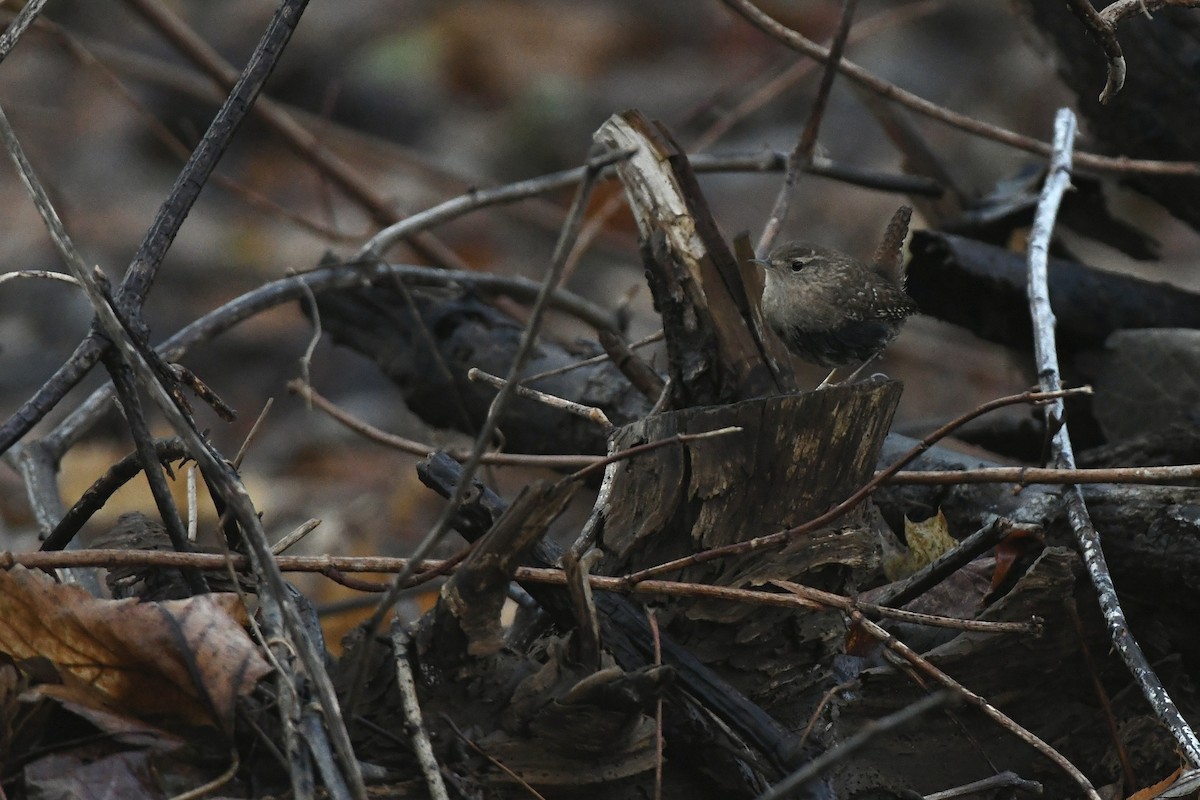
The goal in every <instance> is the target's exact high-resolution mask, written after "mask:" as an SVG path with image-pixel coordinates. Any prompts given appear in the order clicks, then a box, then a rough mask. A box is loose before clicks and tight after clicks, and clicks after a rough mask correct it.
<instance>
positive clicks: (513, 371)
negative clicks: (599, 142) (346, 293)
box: [347, 153, 628, 710]
mask: <svg viewBox="0 0 1200 800" xmlns="http://www.w3.org/2000/svg"><path fill="white" fill-rule="evenodd" d="M627 157H628V154H627V153H612V154H608V155H607V156H606V157H603V158H597V159H592V160H591V161H589V162H588V170H587V172H586V173H585V174H584V179H583V181H582V182H581V183H580V185H579V191H578V192H577V193H576V195H575V199H574V201H573V202H572V204H571V210H570V212H569V213H568V215H567V221H566V223H565V224H564V225H563V229H562V234H561V235H560V236H559V240H558V243H557V244H556V245H555V248H554V255H553V257H552V260H551V265H550V270H549V271H548V272H547V274H546V279H545V281H544V282H543V283H542V291H541V292H540V293H539V294H538V298H537V300H536V301H534V304H533V308H532V309H531V310H530V314H529V322H528V323H527V324H526V326H525V330H524V331H523V332H522V334H521V341H520V343H519V344H518V345H517V352H516V354H515V355H514V356H513V363H512V366H511V367H510V368H509V372H508V378H507V383H506V384H505V385H504V386H503V388H501V389H500V391H499V392H497V393H496V397H495V398H494V399H493V400H492V403H491V405H490V406H489V407H488V413H487V417H486V418H485V419H484V421H483V425H482V426H480V430H479V434H478V435H477V436H476V437H475V445H474V447H472V449H471V455H470V457H468V458H467V460H466V462H465V463H464V464H463V473H462V477H461V478H460V479H459V481H458V485H457V486H456V487H455V489H454V494H453V495H452V496H451V498H450V500H449V501H447V503H446V505H445V506H444V507H443V508H442V513H441V515H440V516H438V518H437V520H436V521H435V522H434V524H433V527H432V528H431V529H430V530H429V533H427V534H426V535H425V538H424V539H423V540H422V541H421V542H420V543H419V544H418V545H417V547H416V548H415V550H414V551H413V556H412V558H413V563H416V561H417V560H419V559H422V558H424V557H425V555H426V554H428V553H429V551H430V550H432V549H433V547H434V546H435V545H436V544H437V543H438V542H439V541H441V539H442V537H443V536H444V535H445V534H446V532H447V531H448V530H449V529H450V520H451V519H452V518H453V517H454V515H455V514H456V513H458V508H459V506H460V505H461V504H462V501H463V498H464V497H466V494H467V492H468V490H469V489H470V486H471V478H472V476H473V475H474V474H475V470H476V469H477V468H478V467H479V464H480V461H481V460H482V458H483V454H484V450H486V449H487V447H488V446H489V445H490V443H491V440H492V435H493V434H494V433H495V432H496V426H497V425H498V424H499V420H500V414H501V412H502V411H503V410H504V407H505V406H506V405H507V404H508V401H509V398H511V397H512V396H513V393H514V391H515V389H516V387H517V377H518V376H519V375H520V374H521V370H522V369H523V368H524V366H525V361H526V360H527V359H528V358H529V354H530V352H532V350H533V347H534V344H535V343H536V341H537V335H538V331H539V330H540V329H541V325H542V319H543V318H544V317H545V313H546V306H547V304H548V301H549V299H550V294H551V291H552V289H553V287H554V286H555V285H556V284H557V283H558V276H559V274H560V273H561V272H562V268H563V264H564V263H565V262H566V258H567V254H568V253H569V252H570V249H571V245H572V244H573V243H574V241H575V236H576V234H577V233H578V231H579V226H580V224H581V223H582V221H583V213H584V211H585V210H586V208H587V201H588V198H589V197H590V196H591V193H592V187H593V186H594V185H595V183H596V178H597V177H598V176H599V174H600V171H601V170H602V169H604V167H606V166H608V165H609V164H611V163H614V162H616V161H618V160H621V159H624V158H627ZM410 219H411V218H410ZM403 224H404V223H400V225H403ZM395 227H397V226H393V228H395ZM381 235H382V234H381ZM376 238H378V237H376ZM372 241H374V240H372ZM411 574H412V569H411V567H410V568H408V569H405V570H403V571H402V572H400V574H399V575H397V576H396V578H395V580H394V581H393V582H392V586H391V588H390V589H389V590H388V591H387V592H386V593H385V594H384V596H383V598H382V599H381V600H380V601H379V604H378V605H377V606H376V608H375V612H374V613H373V614H372V615H371V617H370V619H368V620H367V621H366V623H364V625H363V627H364V629H365V631H366V635H365V637H364V640H365V641H366V642H368V643H369V642H370V641H371V639H372V638H373V637H374V635H375V632H376V631H377V630H379V626H380V624H381V623H382V622H383V619H384V617H386V616H387V614H388V613H390V611H391V608H392V606H393V605H394V604H395V602H396V600H397V599H398V598H399V596H400V592H401V591H402V589H403V587H404V583H405V581H407V580H408V577H409V576H410V575H411ZM366 650H367V648H364V649H363V653H364V657H360V658H359V659H358V663H357V665H355V669H354V681H353V682H352V686H351V689H350V692H349V696H348V699H347V707H348V708H350V709H351V710H353V709H354V708H356V707H357V703H358V699H359V697H360V695H361V691H362V686H363V682H364V680H365V677H366V674H365V673H366V667H367V664H368V663H369V659H367V658H366V657H365V654H366Z"/></svg>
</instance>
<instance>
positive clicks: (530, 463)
mask: <svg viewBox="0 0 1200 800" xmlns="http://www.w3.org/2000/svg"><path fill="white" fill-rule="evenodd" d="M287 388H288V391H290V392H293V393H294V394H298V395H300V396H301V397H303V398H304V399H305V400H307V401H308V402H310V403H312V405H313V406H314V407H315V408H317V409H319V410H320V411H323V412H325V413H326V414H328V415H329V416H330V417H332V418H333V419H335V420H337V421H338V422H340V423H341V424H343V425H345V426H346V427H347V428H349V429H350V430H352V431H354V432H355V433H359V434H361V435H362V436H364V437H366V438H367V439H369V440H371V441H373V442H375V443H376V444H381V445H383V446H384V447H391V448H394V449H396V450H401V451H403V452H405V453H412V454H413V455H417V456H422V457H424V456H428V455H429V454H430V453H435V452H437V451H438V450H439V449H440V448H438V447H435V446H433V445H431V444H427V443H425V442H418V441H415V440H413V439H406V438H404V437H403V436H396V435H395V434H391V433H388V432H386V431H381V430H379V429H378V428H376V427H375V426H373V425H370V424H368V423H366V422H363V421H362V420H360V419H358V418H357V417H354V416H351V415H350V414H348V413H346V412H345V411H343V410H342V409H340V408H338V407H337V406H336V405H334V404H333V403H332V402H331V401H330V400H328V399H327V398H325V397H324V396H322V395H321V394H320V393H319V392H318V391H317V390H316V389H313V388H312V387H311V386H306V385H305V384H304V383H302V382H301V381H300V380H299V379H298V378H295V379H292V380H291V381H289V382H288V385H287ZM445 452H446V453H447V455H449V456H450V457H451V458H453V459H454V460H455V461H466V460H467V459H468V458H470V451H466V450H447V451H445ZM600 459H601V456H568V455H562V456H555V455H548V456H542V455H529V454H526V453H484V454H483V456H481V457H480V462H479V463H481V464H487V465H489V466H509V467H546V468H549V469H578V468H580V467H587V466H590V465H592V464H595V463H597V462H599V461H600Z"/></svg>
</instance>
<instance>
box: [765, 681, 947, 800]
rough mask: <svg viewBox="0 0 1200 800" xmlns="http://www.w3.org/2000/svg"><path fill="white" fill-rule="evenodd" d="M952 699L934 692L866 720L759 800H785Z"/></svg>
mask: <svg viewBox="0 0 1200 800" xmlns="http://www.w3.org/2000/svg"><path fill="white" fill-rule="evenodd" d="M952 699H953V695H952V694H951V693H950V692H946V691H942V692H934V693H933V694H931V695H927V696H925V697H922V698H921V699H920V700H918V701H917V702H915V703H913V704H912V705H910V706H906V707H905V708H902V709H900V710H899V711H896V712H893V713H891V714H888V715H887V716H886V717H883V718H882V719H878V720H873V721H869V722H866V723H864V724H863V726H862V727H861V728H860V729H859V730H858V731H857V732H856V733H855V734H854V735H853V736H851V737H849V738H848V739H845V740H843V741H841V742H839V743H838V745H837V746H836V747H833V748H831V749H829V750H826V751H825V752H824V753H822V754H821V755H819V756H817V757H816V758H814V759H813V760H812V761H809V762H808V763H807V764H805V765H804V766H803V767H801V768H800V769H798V770H796V771H795V772H793V773H792V774H790V775H788V776H787V777H786V778H784V779H783V780H781V781H779V782H778V783H776V784H775V785H774V786H772V787H771V788H770V789H768V790H767V791H765V792H763V793H762V794H760V795H759V796H758V800H781V798H784V797H788V796H789V795H791V793H792V791H793V790H795V789H800V788H802V787H803V786H804V784H806V783H808V782H809V781H811V780H813V779H814V778H816V777H817V776H818V775H820V774H821V773H822V772H824V771H825V770H827V769H830V768H831V767H833V766H834V765H835V764H837V763H838V762H840V761H844V760H845V759H847V758H849V757H850V756H852V755H854V754H855V753H856V752H858V751H859V750H861V749H862V748H864V747H866V746H867V745H868V744H869V743H870V742H871V740H872V739H874V738H875V737H877V736H882V735H884V734H885V733H890V732H891V731H893V730H895V729H896V728H899V727H901V726H902V725H906V724H908V723H909V722H912V721H913V720H915V719H916V718H917V717H920V716H923V715H925V714H928V713H929V712H930V711H933V710H935V709H937V708H940V707H941V706H943V705H945V704H946V703H947V702H949V701H950V700H952Z"/></svg>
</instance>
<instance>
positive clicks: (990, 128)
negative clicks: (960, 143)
mask: <svg viewBox="0 0 1200 800" xmlns="http://www.w3.org/2000/svg"><path fill="white" fill-rule="evenodd" d="M1135 1H1136V0H1135ZM724 3H725V5H727V6H729V7H730V8H731V9H733V10H734V11H736V12H737V13H738V14H741V15H742V16H743V17H745V18H746V19H747V20H748V21H750V22H751V23H752V24H753V25H754V26H755V27H757V28H758V29H759V30H761V31H763V32H764V33H766V34H767V35H768V36H771V37H772V38H774V39H777V40H778V41H780V42H782V43H783V44H785V45H787V46H788V47H790V48H792V49H793V50H797V51H799V52H801V53H804V54H805V55H807V56H809V57H810V58H814V59H816V60H817V61H824V60H825V59H827V58H828V57H829V51H828V50H827V49H826V48H824V47H821V46H820V45H819V44H817V43H816V42H814V41H812V40H810V39H808V38H806V37H805V36H803V35H801V34H800V33H797V32H796V31H794V30H792V29H791V28H788V27H786V26H785V25H782V24H781V23H779V22H778V21H777V20H775V19H773V18H771V17H770V16H768V15H767V14H765V13H763V12H762V11H761V10H760V9H758V8H757V7H756V6H755V5H754V4H753V3H751V2H750V0H724ZM840 69H841V72H842V74H844V75H845V76H846V77H847V78H850V79H851V80H853V81H857V82H858V83H861V84H862V85H863V86H865V87H867V88H868V89H870V90H871V91H873V92H876V93H877V94H879V95H880V96H882V97H885V98H887V99H889V100H894V101H895V102H897V103H900V104H901V105H903V106H905V107H907V108H910V109H912V110H913V111H915V112H917V113H918V114H922V115H924V116H926V117H929V118H930V119H934V120H937V121H938V122H942V123H945V124H947V125H950V126H952V127H955V128H958V129H959V130H962V131H966V132H967V133H970V134H973V135H976V136H981V137H984V138H987V139H991V140H993V141H996V142H1000V143H1001V144H1006V145H1008V146H1010V147H1015V148H1017V149H1019V150H1025V151H1026V152H1029V153H1036V154H1038V155H1041V156H1048V155H1050V150H1051V147H1050V144H1049V143H1048V142H1042V141H1039V140H1037V139H1034V138H1033V137H1030V136H1023V135H1021V134H1019V133H1014V132H1013V131H1010V130H1006V129H1004V128H1001V127H999V126H997V125H989V124H988V123H985V122H980V121H979V120H977V119H974V118H972V117H969V116H967V115H966V114H959V113H957V112H955V111H950V110H949V109H946V108H943V107H942V106H939V105H937V104H936V103H931V102H930V101H928V100H926V99H925V98H923V97H918V96H917V95H915V94H913V93H912V92H907V91H905V90H904V89H901V88H900V87H898V86H896V85H895V84H893V83H890V82H888V81H885V80H884V79H882V78H880V77H879V76H877V75H875V74H873V73H872V72H870V71H868V70H866V69H863V68H862V67H860V66H859V65H857V64H855V63H854V62H852V61H848V60H846V59H842V63H841V66H840ZM1075 161H1076V162H1077V163H1078V164H1079V165H1080V166H1084V167H1087V168H1089V169H1094V170H1097V171H1102V172H1115V173H1122V174H1128V173H1142V174H1153V175H1189V176H1193V177H1195V176H1200V163H1197V162H1195V161H1147V160H1142V159H1133V158H1123V157H1116V158H1112V157H1108V156H1100V155H1095V154H1092V153H1077V154H1076V157H1075Z"/></svg>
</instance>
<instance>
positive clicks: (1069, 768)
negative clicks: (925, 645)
mask: <svg viewBox="0 0 1200 800" xmlns="http://www.w3.org/2000/svg"><path fill="white" fill-rule="evenodd" d="M850 619H851V621H853V622H854V623H855V624H856V625H859V626H861V628H862V630H864V631H866V632H867V633H868V634H870V635H871V636H873V637H875V638H876V639H877V640H879V641H880V642H882V643H883V644H884V646H885V647H886V648H887V649H888V650H889V651H891V652H893V653H895V654H897V655H898V656H899V657H900V658H902V659H904V660H905V661H907V662H908V663H909V664H911V665H912V666H913V667H915V668H916V669H918V670H920V671H921V672H922V673H923V674H925V675H927V676H929V677H930V678H932V679H933V680H934V681H936V682H938V683H939V684H941V685H942V686H944V687H946V688H947V689H949V690H950V691H952V692H953V693H954V694H955V695H957V696H958V697H961V698H963V699H964V700H965V701H966V702H968V703H970V704H971V705H973V706H975V707H976V708H978V709H979V710H980V711H982V712H983V713H984V714H985V715H987V716H988V717H991V718H992V719H993V720H995V721H996V722H998V723H1000V725H1001V727H1003V728H1004V729H1006V730H1008V731H1010V732H1011V733H1013V734H1015V735H1016V736H1017V737H1018V738H1020V739H1021V740H1022V741H1024V742H1025V743H1026V744H1028V745H1029V746H1030V747H1032V748H1033V749H1035V750H1037V751H1038V752H1039V753H1041V754H1042V755H1044V756H1045V757H1046V758H1048V759H1050V760H1051V761H1053V762H1054V763H1055V764H1056V765H1057V766H1058V767H1059V769H1061V770H1062V771H1063V772H1065V773H1066V774H1067V775H1069V776H1070V777H1071V779H1072V780H1073V781H1075V783H1076V784H1078V785H1079V787H1080V788H1081V789H1083V790H1084V792H1085V793H1086V794H1087V797H1088V800H1101V798H1100V795H1099V794H1097V793H1096V790H1095V789H1094V788H1093V787H1092V784H1091V782H1090V781H1089V780H1088V779H1087V777H1086V776H1084V774H1083V773H1082V772H1080V771H1079V770H1078V769H1077V768H1076V767H1075V765H1074V764H1072V763H1071V762H1070V761H1068V760H1067V759H1066V758H1064V757H1063V755H1062V754H1061V753H1059V752H1058V751H1057V750H1055V749H1054V748H1053V747H1051V746H1050V745H1048V744H1047V743H1046V742H1044V741H1042V740H1041V739H1040V738H1039V737H1038V736H1037V735H1036V734H1034V733H1033V732H1032V731H1029V730H1026V729H1025V728H1024V727H1022V726H1021V725H1019V724H1017V722H1016V721H1015V720H1013V719H1012V718H1011V717H1009V716H1008V715H1006V714H1005V713H1004V712H1002V711H1001V710H1000V709H998V708H996V707H995V706H993V705H992V704H991V703H989V702H988V701H987V700H985V699H984V698H983V697H980V696H979V695H977V694H975V693H974V692H972V691H971V690H970V689H968V688H967V687H965V686H963V685H962V684H961V683H959V682H958V681H956V680H954V679H953V678H951V677H950V676H949V675H947V674H946V673H944V672H942V671H941V670H940V669H938V668H937V667H935V666H934V665H933V664H931V663H930V662H929V661H928V660H926V659H924V658H922V657H921V655H920V654H919V653H917V652H916V651H914V650H913V649H912V648H910V647H909V646H908V645H906V644H904V642H901V641H900V640H899V639H897V638H896V637H894V636H892V635H891V634H890V633H888V632H887V631H886V630H884V629H883V628H881V627H879V626H878V625H876V624H875V623H874V622H872V621H871V620H869V619H867V618H866V617H864V616H863V615H862V614H860V613H859V612H857V611H852V612H850Z"/></svg>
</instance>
